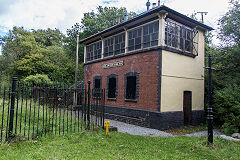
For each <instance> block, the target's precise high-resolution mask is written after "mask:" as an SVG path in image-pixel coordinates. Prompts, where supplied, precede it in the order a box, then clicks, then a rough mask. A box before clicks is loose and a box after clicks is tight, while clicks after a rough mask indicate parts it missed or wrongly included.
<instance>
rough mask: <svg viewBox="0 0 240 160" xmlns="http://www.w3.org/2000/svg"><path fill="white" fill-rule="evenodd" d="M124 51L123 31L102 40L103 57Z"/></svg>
mask: <svg viewBox="0 0 240 160" xmlns="http://www.w3.org/2000/svg"><path fill="white" fill-rule="evenodd" d="M124 52H125V33H122V34H119V35H116V36H113V37H110V38H108V39H106V40H104V57H108V56H112V55H117V54H121V53H124Z"/></svg>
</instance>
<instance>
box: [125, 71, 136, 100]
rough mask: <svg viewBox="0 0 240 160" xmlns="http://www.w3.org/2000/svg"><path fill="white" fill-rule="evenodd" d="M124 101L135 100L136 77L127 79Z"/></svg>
mask: <svg viewBox="0 0 240 160" xmlns="http://www.w3.org/2000/svg"><path fill="white" fill-rule="evenodd" d="M126 87H127V88H126V99H135V98H136V76H128V77H127V85H126Z"/></svg>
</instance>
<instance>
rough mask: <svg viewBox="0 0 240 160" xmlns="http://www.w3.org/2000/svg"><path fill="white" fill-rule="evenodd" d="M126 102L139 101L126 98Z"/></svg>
mask: <svg viewBox="0 0 240 160" xmlns="http://www.w3.org/2000/svg"><path fill="white" fill-rule="evenodd" d="M125 101H126V102H137V99H125Z"/></svg>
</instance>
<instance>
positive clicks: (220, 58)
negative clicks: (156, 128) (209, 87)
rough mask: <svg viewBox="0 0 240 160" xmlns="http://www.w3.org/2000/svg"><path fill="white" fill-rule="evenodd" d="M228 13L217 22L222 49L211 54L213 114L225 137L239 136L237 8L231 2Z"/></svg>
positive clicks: (239, 16) (239, 31) (239, 7)
mask: <svg viewBox="0 0 240 160" xmlns="http://www.w3.org/2000/svg"><path fill="white" fill-rule="evenodd" d="M230 5H231V8H230V10H229V11H228V12H227V13H226V14H225V15H224V16H223V17H222V18H221V19H220V20H219V26H220V28H219V38H220V39H221V40H222V42H223V43H224V44H225V45H222V46H221V47H218V48H215V49H213V50H211V53H212V54H213V67H214V68H216V71H215V72H213V86H214V95H213V97H214V105H213V106H214V113H215V122H217V123H218V124H219V125H220V126H221V127H222V129H223V131H224V132H225V133H228V134H231V133H233V132H240V123H239V120H240V99H239V97H240V95H239V91H240V43H239V40H240V4H239V1H234V0H231V1H230Z"/></svg>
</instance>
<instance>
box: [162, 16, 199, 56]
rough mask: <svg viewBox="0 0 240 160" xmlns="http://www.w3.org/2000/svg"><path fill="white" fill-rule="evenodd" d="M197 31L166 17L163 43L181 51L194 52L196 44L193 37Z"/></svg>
mask: <svg viewBox="0 0 240 160" xmlns="http://www.w3.org/2000/svg"><path fill="white" fill-rule="evenodd" d="M197 33H198V32H197V31H196V30H194V29H192V28H189V27H187V26H185V25H182V24H180V23H177V22H175V21H173V20H171V19H167V20H166V23H165V44H166V46H169V47H172V48H176V49H179V50H181V51H183V52H188V53H191V54H193V53H196V52H197V45H198V44H197V42H196V41H195V37H196V35H197Z"/></svg>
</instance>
